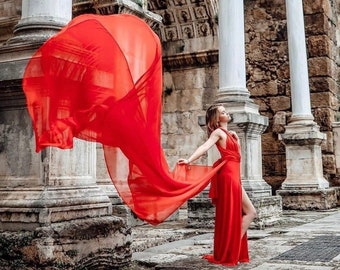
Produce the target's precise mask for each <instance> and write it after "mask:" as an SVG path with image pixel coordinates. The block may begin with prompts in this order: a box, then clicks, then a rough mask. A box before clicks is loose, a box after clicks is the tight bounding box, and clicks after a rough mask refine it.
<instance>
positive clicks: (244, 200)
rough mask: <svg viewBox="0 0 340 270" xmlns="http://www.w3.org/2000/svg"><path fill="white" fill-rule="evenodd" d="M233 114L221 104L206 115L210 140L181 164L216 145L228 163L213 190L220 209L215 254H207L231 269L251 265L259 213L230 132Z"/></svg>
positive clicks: (214, 260)
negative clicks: (250, 237)
mask: <svg viewBox="0 0 340 270" xmlns="http://www.w3.org/2000/svg"><path fill="white" fill-rule="evenodd" d="M230 121H231V117H230V115H229V113H227V112H226V110H225V108H224V107H223V106H222V105H220V104H217V105H212V106H210V107H209V108H208V110H207V112H206V123H207V131H208V135H209V138H208V140H207V141H206V142H205V143H203V144H202V145H201V146H200V147H198V148H197V150H196V151H195V152H194V153H193V154H192V155H191V156H190V157H189V158H188V159H180V160H179V161H178V163H179V164H190V163H191V162H193V161H195V160H197V159H198V158H199V157H201V156H202V155H203V154H204V153H205V152H207V151H208V150H209V149H210V148H211V147H212V146H213V145H214V144H216V146H217V148H218V150H219V152H220V154H221V158H220V159H219V160H218V161H217V162H216V163H215V164H214V166H216V165H217V164H221V163H224V165H223V166H222V167H221V169H220V170H219V172H218V173H217V175H216V177H215V178H214V179H213V181H212V183H211V188H210V194H209V195H210V197H211V198H212V202H213V203H214V204H215V206H216V214H215V233H214V252H213V255H205V256H204V258H206V259H207V260H208V261H209V262H212V263H217V264H223V265H228V266H233V265H237V264H238V263H239V262H249V255H248V244H247V229H248V227H249V226H250V223H251V222H252V221H253V219H254V218H255V217H256V210H255V208H254V206H253V204H252V203H251V201H250V199H249V197H248V196H247V193H246V192H245V190H244V189H243V187H242V186H241V177H240V160H241V156H240V145H239V139H238V137H237V135H236V133H235V132H232V131H228V123H229V122H230Z"/></svg>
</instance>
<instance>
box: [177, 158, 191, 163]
mask: <svg viewBox="0 0 340 270" xmlns="http://www.w3.org/2000/svg"><path fill="white" fill-rule="evenodd" d="M177 163H178V164H180V165H186V164H189V163H190V162H189V160H188V159H184V158H180V159H179V160H178V161H177Z"/></svg>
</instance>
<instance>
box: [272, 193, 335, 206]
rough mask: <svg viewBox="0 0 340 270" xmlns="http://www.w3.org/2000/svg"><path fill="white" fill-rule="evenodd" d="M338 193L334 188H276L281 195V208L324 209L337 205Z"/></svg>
mask: <svg viewBox="0 0 340 270" xmlns="http://www.w3.org/2000/svg"><path fill="white" fill-rule="evenodd" d="M338 193H339V192H337V190H336V189H334V188H328V189H318V190H299V189H297V190H277V191H276V194H277V195H279V196H281V197H282V206H283V209H292V210H316V209H317V210H325V209H331V208H334V207H336V206H337V205H338V196H339V195H338Z"/></svg>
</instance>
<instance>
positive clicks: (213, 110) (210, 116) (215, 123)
mask: <svg viewBox="0 0 340 270" xmlns="http://www.w3.org/2000/svg"><path fill="white" fill-rule="evenodd" d="M221 106H223V105H222V104H214V105H211V106H210V107H209V108H208V109H207V112H206V114H205V123H206V125H207V132H208V136H210V134H211V132H213V131H214V130H215V129H217V128H219V127H220V124H219V111H218V107H221Z"/></svg>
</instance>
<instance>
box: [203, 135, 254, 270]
mask: <svg viewBox="0 0 340 270" xmlns="http://www.w3.org/2000/svg"><path fill="white" fill-rule="evenodd" d="M222 130H223V131H224V132H225V133H226V134H227V143H226V148H223V147H221V146H220V145H219V144H216V145H217V148H218V150H219V152H220V154H221V159H220V160H218V161H217V162H216V163H215V164H224V165H223V167H222V168H221V169H220V170H219V171H218V173H217V175H216V177H215V178H214V179H213V180H212V182H211V186H210V194H209V195H210V197H211V199H212V202H213V204H215V207H216V213H215V232H214V252H213V254H212V255H205V256H204V258H206V259H207V260H208V261H210V262H212V263H217V264H223V265H227V266H234V265H237V264H238V263H239V262H249V255H248V240H247V235H246V234H245V235H244V236H243V238H242V239H241V228H242V187H241V177H240V162H241V155H240V147H239V144H238V142H237V140H236V138H234V137H233V136H232V135H231V134H230V133H229V132H228V131H226V130H224V129H222Z"/></svg>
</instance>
